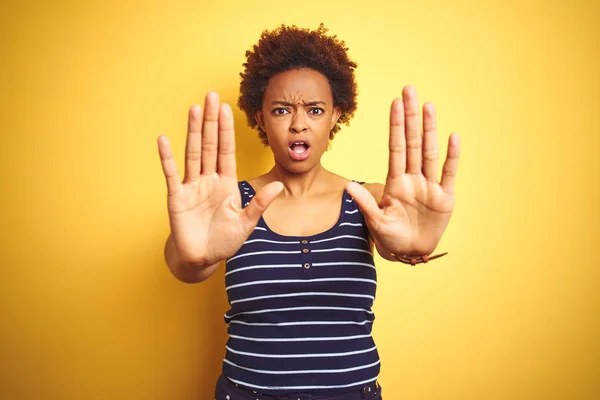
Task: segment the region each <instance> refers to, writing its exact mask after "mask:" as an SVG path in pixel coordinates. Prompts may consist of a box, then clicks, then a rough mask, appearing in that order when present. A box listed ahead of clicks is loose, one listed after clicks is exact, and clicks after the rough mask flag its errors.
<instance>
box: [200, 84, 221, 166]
mask: <svg viewBox="0 0 600 400" xmlns="http://www.w3.org/2000/svg"><path fill="white" fill-rule="evenodd" d="M218 147H219V95H218V94H216V93H214V92H209V93H207V94H206V100H205V102H204V121H203V124H202V156H201V157H202V159H201V162H202V174H203V175H207V174H214V173H215V172H216V171H217V149H218Z"/></svg>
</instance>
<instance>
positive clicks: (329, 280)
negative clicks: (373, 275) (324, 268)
mask: <svg viewBox="0 0 600 400" xmlns="http://www.w3.org/2000/svg"><path fill="white" fill-rule="evenodd" d="M313 282H366V283H372V284H374V285H376V284H377V282H376V281H374V280H373V279H363V278H316V279H273V280H267V281H252V282H245V283H238V284H237V285H231V286H227V287H226V288H225V290H229V289H235V288H238V287H244V286H253V285H263V284H267V283H313Z"/></svg>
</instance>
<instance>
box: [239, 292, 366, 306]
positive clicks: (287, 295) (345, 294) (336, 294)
mask: <svg viewBox="0 0 600 400" xmlns="http://www.w3.org/2000/svg"><path fill="white" fill-rule="evenodd" d="M302 296H337V297H360V298H365V299H371V300H375V297H374V296H371V295H368V294H351V293H335V292H300V293H285V294H272V295H268V296H257V297H248V298H246V299H239V300H233V301H231V304H235V303H244V302H246V301H255V300H264V299H278V298H282V297H302Z"/></svg>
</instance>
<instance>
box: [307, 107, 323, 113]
mask: <svg viewBox="0 0 600 400" xmlns="http://www.w3.org/2000/svg"><path fill="white" fill-rule="evenodd" d="M308 112H309V113H310V114H312V115H321V114H323V113H324V112H325V110H323V109H322V108H319V107H313V108H311V109H310V110H308Z"/></svg>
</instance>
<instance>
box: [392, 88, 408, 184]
mask: <svg viewBox="0 0 600 400" xmlns="http://www.w3.org/2000/svg"><path fill="white" fill-rule="evenodd" d="M389 147H390V155H389V161H388V179H393V178H397V177H399V176H400V175H403V174H404V171H405V169H406V138H405V137H404V106H403V103H402V99H394V101H393V102H392V107H391V109H390V141H389Z"/></svg>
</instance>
